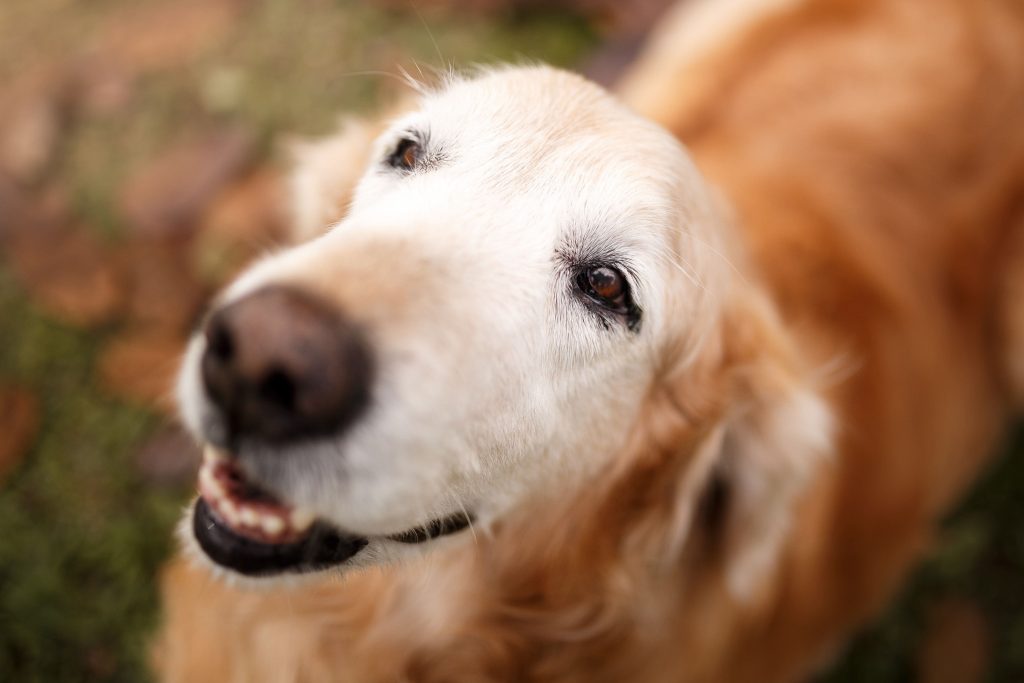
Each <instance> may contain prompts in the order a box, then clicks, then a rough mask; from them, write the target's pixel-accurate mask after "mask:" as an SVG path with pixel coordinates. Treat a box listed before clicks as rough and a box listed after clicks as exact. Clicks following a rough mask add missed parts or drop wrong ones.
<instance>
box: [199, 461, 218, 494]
mask: <svg viewBox="0 0 1024 683" xmlns="http://www.w3.org/2000/svg"><path fill="white" fill-rule="evenodd" d="M199 490H200V491H201V492H202V493H203V494H205V495H209V496H212V497H217V498H219V497H221V496H220V494H221V493H222V489H221V486H220V482H218V481H217V478H216V477H214V476H213V468H212V467H210V466H209V465H206V464H205V463H204V464H203V465H202V466H201V467H200V468H199Z"/></svg>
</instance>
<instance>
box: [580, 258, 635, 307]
mask: <svg viewBox="0 0 1024 683" xmlns="http://www.w3.org/2000/svg"><path fill="white" fill-rule="evenodd" d="M576 283H577V284H578V285H579V287H580V289H581V290H583V293H584V294H586V295H587V296H589V297H590V298H591V299H593V300H594V301H596V302H598V303H600V304H601V305H603V306H605V307H607V308H609V309H611V310H612V311H615V312H617V313H626V312H628V310H629V296H628V295H629V288H628V286H627V284H626V278H625V277H624V276H623V275H622V273H620V272H619V271H618V270H616V269H615V268H610V267H608V266H594V267H591V268H587V269H585V270H583V271H582V272H580V274H579V276H578V277H577V278H576Z"/></svg>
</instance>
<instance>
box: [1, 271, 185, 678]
mask: <svg viewBox="0 0 1024 683" xmlns="http://www.w3.org/2000/svg"><path fill="white" fill-rule="evenodd" d="M0 339H3V340H4V343H3V344H2V345H0V377H3V378H5V379H6V380H17V381H18V382H21V383H23V384H25V385H26V386H28V387H29V388H31V389H32V390H33V391H34V392H35V393H36V394H37V396H38V397H39V398H40V401H41V405H42V424H41V428H40V435H39V438H38V440H37V441H36V443H35V445H34V446H33V448H32V449H31V450H30V452H29V453H28V454H27V455H26V456H25V459H24V461H23V462H22V463H21V465H20V466H19V467H18V468H17V469H16V470H15V471H14V472H13V473H12V475H11V476H10V478H9V479H8V480H7V482H6V483H5V484H4V486H3V487H2V489H0V539H3V542H2V543H0V624H2V625H3V627H2V628H0V679H3V680H17V681H34V680H39V681H58V680H59V681H75V680H111V681H138V680H141V679H142V678H143V677H144V676H145V669H144V648H143V642H144V638H145V636H146V634H147V633H149V632H151V628H152V624H153V619H154V611H153V605H154V604H155V599H156V594H155V585H154V582H153V577H154V576H155V574H156V571H157V570H158V568H159V566H160V564H161V563H162V561H163V558H165V557H166V555H167V553H168V551H169V548H170V530H171V527H172V525H173V523H174V521H175V519H176V517H177V515H178V514H179V510H180V506H181V503H182V501H183V494H182V492H162V491H156V490H153V489H150V488H147V487H146V485H145V484H144V482H143V481H142V480H141V479H140V478H139V476H138V474H137V471H136V468H135V465H134V463H133V456H134V453H135V451H136V449H137V447H138V446H139V444H140V441H141V440H142V439H143V438H144V437H145V436H146V434H147V433H148V431H149V430H150V429H151V428H152V426H153V424H154V418H153V417H152V416H150V415H148V414H146V413H145V412H143V411H140V410H138V409H136V408H132V407H130V406H127V405H124V404H121V403H119V402H117V401H114V400H112V399H111V398H110V397H108V396H106V395H104V394H103V392H102V391H100V390H99V389H97V388H96V383H95V382H94V381H93V377H92V374H91V373H92V360H93V357H94V355H95V349H96V346H97V342H98V339H97V338H95V337H94V336H91V335H88V334H86V333H82V332H78V331H75V330H71V329H68V328H66V327H63V326H61V325H59V324H56V323H54V322H52V321H50V320H47V319H46V318H45V317H43V316H41V315H39V314H38V313H37V312H35V311H33V310H32V309H31V308H30V307H29V306H28V305H27V304H25V302H24V298H23V297H22V296H21V294H20V292H19V291H18V289H17V288H16V287H15V286H14V285H13V284H12V283H11V281H10V278H9V277H8V276H7V275H6V274H5V273H3V272H2V271H0Z"/></svg>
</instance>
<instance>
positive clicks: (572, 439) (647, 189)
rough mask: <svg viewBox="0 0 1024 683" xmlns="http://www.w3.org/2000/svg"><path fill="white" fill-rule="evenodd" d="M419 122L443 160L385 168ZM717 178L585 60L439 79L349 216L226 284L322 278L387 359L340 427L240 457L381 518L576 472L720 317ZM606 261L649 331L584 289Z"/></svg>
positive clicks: (518, 493) (356, 520) (325, 514)
mask: <svg viewBox="0 0 1024 683" xmlns="http://www.w3.org/2000/svg"><path fill="white" fill-rule="evenodd" d="M410 131H414V132H416V133H417V134H418V135H421V136H422V137H424V139H425V140H426V141H427V142H426V152H427V155H428V161H429V163H427V164H426V167H425V168H422V169H420V170H417V171H414V172H412V173H403V172H400V171H396V170H395V169H392V168H388V167H386V165H385V164H384V163H383V161H382V160H383V159H384V158H385V157H386V156H387V155H388V154H389V153H390V151H391V150H392V149H393V148H394V145H395V144H396V143H397V141H398V140H399V139H400V137H401V136H402V135H403V134H406V133H408V132H410ZM705 196H707V193H706V191H705V190H704V188H703V186H702V183H701V181H700V179H699V177H698V176H697V174H696V171H694V169H693V168H692V166H691V165H690V163H689V161H688V160H687V158H686V156H685V154H684V153H683V151H682V150H681V148H680V147H679V145H678V144H677V143H676V142H675V141H674V140H673V139H672V138H671V137H670V136H669V135H668V134H667V133H665V132H663V131H661V130H660V129H658V128H657V127H655V126H653V125H651V124H649V123H647V122H645V121H643V120H642V119H640V118H638V117H636V116H635V115H633V114H631V113H630V112H628V111H627V110H625V109H624V108H623V107H621V106H620V105H618V104H617V103H616V102H615V101H614V100H613V99H611V98H610V97H609V96H608V95H607V94H605V93H604V92H603V91H602V90H600V89H599V88H597V87H596V86H594V85H592V84H590V83H588V82H586V81H584V80H582V79H580V78H578V77H576V76H573V75H570V74H566V73H563V72H558V71H554V70H551V69H547V68H522V69H505V70H499V71H493V72H487V73H484V74H482V75H480V76H479V77H477V78H474V79H470V80H456V81H454V82H452V83H450V84H448V85H447V86H446V87H445V88H444V89H442V90H440V91H439V92H437V93H435V94H432V95H428V96H426V97H425V98H424V100H423V102H422V106H421V108H420V109H419V111H417V112H415V113H413V114H411V115H409V116H407V117H404V118H403V119H401V120H400V121H398V122H396V123H395V125H394V126H393V127H392V129H391V130H390V131H389V132H387V133H385V134H384V135H383V136H382V137H381V138H380V140H379V141H378V143H377V146H376V152H375V156H374V158H373V160H372V161H371V164H370V166H369V168H368V169H367V171H366V174H365V175H364V177H363V179H362V180H361V182H360V184H359V186H358V187H357V189H356V192H355V199H354V202H353V206H352V208H351V211H350V212H349V214H348V215H347V217H346V218H345V219H344V220H343V221H342V222H341V223H340V224H338V225H337V226H335V227H334V228H333V229H332V230H330V231H329V232H328V233H326V234H324V235H322V236H321V237H319V238H317V239H315V240H313V241H311V242H308V243H306V244H303V245H300V246H298V247H295V248H292V249H289V250H287V251H284V252H282V253H280V254H277V255H275V256H272V257H270V258H268V259H266V260H264V261H262V262H260V263H258V264H256V265H255V266H253V267H252V268H251V269H250V270H249V271H248V272H247V273H245V274H244V275H243V276H242V277H241V278H240V279H239V280H238V281H237V282H235V283H234V284H233V285H232V286H231V287H230V288H229V289H228V291H227V292H226V294H225V297H224V300H225V301H230V300H233V299H236V298H238V297H240V296H243V295H245V294H246V293H249V292H253V291H255V290H257V289H259V288H261V287H264V286H267V285H271V284H288V285H292V286H298V287H305V288H308V289H311V290H313V291H316V292H317V293H319V294H320V295H321V296H323V297H325V298H326V299H328V300H330V301H331V302H333V303H335V304H336V305H337V307H338V309H339V310H340V311H343V312H344V314H345V315H346V316H347V317H349V318H350V319H352V320H353V321H354V322H355V323H356V324H357V325H359V326H360V328H361V329H362V330H363V332H364V333H365V335H366V338H367V340H368V342H369V345H370V348H371V349H372V352H373V355H374V357H375V361H376V376H375V379H374V385H373V387H372V399H371V404H370V406H369V408H368V410H366V411H365V412H364V413H363V414H362V415H361V417H360V418H359V419H358V420H357V421H356V423H355V424H353V425H352V426H350V427H349V428H348V429H347V430H346V431H345V432H344V433H342V434H340V435H338V436H336V437H333V438H328V439H323V440H321V441H317V442H311V443H306V444H303V445H299V446H294V447H288V448H284V449H282V448H274V449H269V448H267V447H260V446H256V445H248V446H245V445H243V447H242V448H241V449H240V452H239V453H237V455H238V456H239V458H240V462H241V464H242V466H243V467H244V468H245V470H246V472H247V474H248V475H249V476H250V477H252V478H253V479H254V480H255V481H257V482H258V483H260V484H261V485H263V486H265V487H266V488H267V489H268V490H270V491H272V492H274V493H275V494H277V495H279V496H280V497H281V498H282V499H284V500H285V501H288V502H291V503H294V504H297V505H301V506H302V507H304V508H307V509H309V510H311V511H313V512H315V513H316V514H317V515H319V516H320V517H321V518H322V519H324V520H325V521H328V522H329V523H331V524H333V525H335V526H337V527H338V528H340V529H342V530H345V531H348V532H351V533H355V534H360V535H366V536H379V535H386V534H394V533H399V532H402V531H405V530H408V529H410V528H412V527H415V526H418V525H421V524H423V523H425V522H427V521H428V520H431V519H435V518H438V517H444V516H447V515H451V514H453V513H456V512H459V511H462V510H465V511H469V512H471V513H472V514H474V515H475V517H476V518H477V520H479V522H480V523H482V524H486V523H487V522H488V521H490V520H493V519H495V518H496V517H498V516H500V515H501V514H502V513H504V512H505V511H507V510H509V509H510V508H512V507H513V506H515V505H517V504H518V503H520V502H522V501H523V500H525V499H526V498H527V497H529V496H536V495H544V494H546V493H552V492H558V491H564V490H566V487H569V488H570V489H571V488H572V487H573V486H574V485H578V484H579V483H580V482H581V481H582V480H583V478H584V477H586V476H587V475H588V474H590V473H593V472H594V471H595V470H597V469H598V468H600V467H601V466H602V465H603V464H606V463H607V462H608V461H609V459H610V458H611V457H612V455H613V454H614V453H615V452H616V451H617V450H619V449H620V448H621V446H622V445H623V442H624V440H625V438H626V436H627V434H628V433H629V430H630V427H631V425H632V424H633V423H634V421H635V420H636V416H637V411H638V409H639V407H640V405H641V402H642V399H643V396H644V394H645V392H646V391H647V389H648V388H649V386H650V384H651V382H652V381H653V378H654V377H655V375H656V373H657V372H658V371H659V369H660V368H659V367H658V365H659V360H658V359H659V358H661V357H662V356H663V354H662V353H661V350H662V349H664V348H665V347H667V346H669V345H672V346H673V347H678V348H685V347H686V346H687V345H694V344H696V343H697V342H698V341H699V339H700V338H701V337H702V334H703V332H704V331H705V330H706V329H707V328H708V327H709V326H710V325H711V324H712V321H713V318H714V310H713V306H714V304H715V297H713V296H709V294H711V293H714V292H715V291H716V287H717V284H716V283H717V281H718V277H719V275H718V273H717V270H716V269H717V268H718V267H719V265H720V260H719V259H715V258H713V257H712V256H710V255H709V254H708V248H710V249H711V251H712V252H713V251H714V244H715V243H716V236H715V234H714V231H713V230H712V226H710V225H708V224H707V223H706V221H705V220H704V217H705V216H708V215H709V213H710V212H709V211H708V209H707V207H705V206H704V205H703V204H702V202H704V201H705V200H704V199H703V198H704V197H705ZM597 263H608V264H613V265H615V266H616V267H618V268H620V269H621V270H622V271H623V272H624V273H625V274H626V275H627V278H628V280H629V284H630V287H631V289H632V293H633V297H634V299H635V301H636V303H637V305H638V306H639V307H640V308H641V309H642V311H643V314H642V319H641V323H640V326H639V328H638V329H636V330H631V329H629V328H628V326H627V325H625V324H624V323H623V321H621V320H617V319H608V320H605V321H604V322H602V318H601V316H600V315H598V314H597V313H595V311H594V310H593V307H591V306H588V305H586V303H585V297H583V296H581V294H580V292H579V291H578V289H577V286H576V276H577V274H578V272H579V268H580V267H581V266H582V265H583V264H591V265H593V264H597ZM202 346H203V342H202V340H201V339H200V338H197V339H195V340H194V341H193V342H192V345H191V347H190V350H189V352H188V354H187V358H186V362H185V364H184V367H183V370H182V374H181V378H180V382H179V395H180V401H181V406H182V413H183V416H184V419H185V421H186V423H187V424H188V425H189V427H190V428H191V429H192V430H193V431H194V432H195V433H196V434H197V435H199V436H200V437H202V436H203V435H204V433H206V430H209V429H215V428H216V426H215V425H214V424H213V421H212V420H211V415H212V412H211V408H210V406H209V402H208V399H207V398H206V397H205V395H204V391H203V388H202V383H201V382H200V381H199V379H198V377H199V358H200V356H201V353H202ZM371 547H373V546H372V544H371ZM384 555H386V553H383V552H382V556H384ZM357 557H358V556H357Z"/></svg>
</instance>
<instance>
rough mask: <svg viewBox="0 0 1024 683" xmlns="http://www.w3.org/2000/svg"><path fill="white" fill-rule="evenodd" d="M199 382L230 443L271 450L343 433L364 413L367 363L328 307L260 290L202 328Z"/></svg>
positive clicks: (360, 344) (347, 327)
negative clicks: (251, 441) (259, 443)
mask: <svg viewBox="0 0 1024 683" xmlns="http://www.w3.org/2000/svg"><path fill="white" fill-rule="evenodd" d="M205 334H206V351H205V353H204V355H203V359H202V376H203V382H204V384H205V385H206V391H207V393H208V394H209V396H210V399H211V400H212V401H213V402H214V404H215V405H216V406H217V407H218V408H220V410H221V412H222V414H223V418H224V420H225V427H226V430H225V431H226V434H225V435H224V436H225V438H226V440H227V441H228V443H229V444H230V443H232V442H234V441H236V440H238V439H256V440H261V441H264V442H270V443H282V442H285V441H291V440H297V439H303V438H309V437H314V436H318V435H324V434H328V433H333V432H336V431H338V430H341V429H342V428H344V427H345V425H346V424H348V423H349V422H351V421H352V419H353V418H354V417H355V416H356V415H357V414H358V412H359V411H360V410H361V409H362V408H363V407H364V406H365V404H366V402H367V399H368V396H369V392H370V378H371V357H370V352H369V349H368V348H367V346H366V343H365V342H364V341H363V338H362V336H361V335H360V334H359V332H358V330H356V329H355V327H354V326H353V325H352V324H351V323H350V322H349V321H347V320H346V319H345V317H344V316H343V315H342V314H341V313H340V312H339V311H337V310H335V309H334V308H333V307H332V306H331V305H330V304H328V303H326V302H325V301H323V300H321V299H319V298H318V297H316V296H314V295H312V294H309V293H307V292H304V291H302V290H299V289H294V288H291V287H282V286H273V287H266V288H264V289H260V290H258V291H256V292H254V293H252V294H249V295H247V296H244V297H242V298H241V299H239V300H237V301H235V302H233V303H230V304H228V305H227V306H225V307H224V308H222V309H220V310H219V311H217V312H216V313H214V314H213V315H212V316H211V317H210V319H209V322H208V323H207V325H206V330H205Z"/></svg>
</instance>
